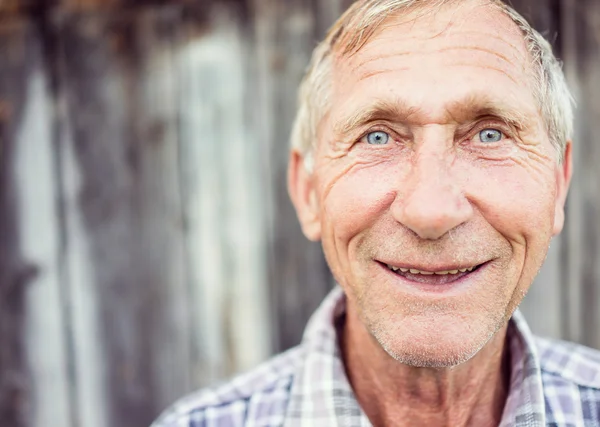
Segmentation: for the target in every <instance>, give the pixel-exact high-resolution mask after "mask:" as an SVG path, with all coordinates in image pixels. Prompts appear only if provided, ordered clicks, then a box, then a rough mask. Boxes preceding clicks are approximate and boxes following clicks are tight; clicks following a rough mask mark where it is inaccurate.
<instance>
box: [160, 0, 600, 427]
mask: <svg viewBox="0 0 600 427" xmlns="http://www.w3.org/2000/svg"><path fill="white" fill-rule="evenodd" d="M571 131H572V107H571V98H570V95H569V91H568V89H567V87H566V85H565V81H564V76H563V74H562V71H561V69H560V66H559V64H558V62H557V60H556V58H555V57H554V56H553V54H552V52H551V48H550V47H549V45H548V43H547V42H546V41H544V40H543V38H542V37H541V36H540V35H539V34H538V33H537V32H535V31H534V30H533V29H532V28H531V27H530V25H529V24H528V23H527V22H526V21H525V20H524V19H523V18H522V17H521V16H519V15H518V14H517V13H516V12H515V11H514V10H512V9H511V8H510V7H508V6H507V5H505V4H504V3H502V2H500V1H499V0H460V1H453V0H445V1H444V0H437V1H434V0H364V1H358V2H357V3H355V4H353V5H352V7H351V8H350V9H349V10H348V11H347V12H346V14H345V15H344V16H343V17H342V18H340V20H339V21H338V22H337V23H336V24H335V25H334V27H333V28H332V30H331V31H330V33H329V34H328V36H327V38H326V39H325V40H324V41H323V42H322V43H321V44H320V45H319V46H318V47H317V48H316V50H315V53H314V56H313V60H312V64H311V67H310V69H309V71H308V73H307V75H306V77H305V80H304V82H303V84H302V88H301V91H300V109H299V112H298V116H297V120H296V124H295V127H294V130H293V135H292V140H293V141H292V143H293V149H292V153H291V158H290V164H289V191H290V195H291V198H292V201H293V203H294V206H295V207H296V210H297V213H298V217H299V219H300V222H301V225H302V229H303V231H304V234H305V235H306V236H307V237H308V238H309V239H311V240H315V241H317V240H320V241H321V242H322V245H323V248H324V252H325V256H326V258H327V261H328V264H329V266H330V268H331V271H332V272H333V275H334V276H335V279H336V280H337V282H338V283H339V285H340V286H339V288H338V289H336V290H334V291H333V292H332V294H331V295H330V296H329V297H328V298H327V299H326V300H325V301H324V303H323V304H322V306H321V308H319V310H318V311H317V313H316V314H315V315H314V316H313V318H312V320H311V321H310V323H309V325H308V328H307V330H306V333H305V337H304V339H303V342H302V343H301V344H300V346H298V347H297V348H295V349H292V350H290V351H288V352H286V353H284V354H282V355H280V356H278V357H276V358H275V359H273V360H271V361H270V362H268V363H266V364H265V365H263V366H261V367H259V368H258V369H256V370H255V371H254V372H251V373H249V374H246V375H244V376H241V377H239V378H237V379H236V380H234V381H233V382H231V383H229V384H226V385H224V386H221V387H218V388H215V389H212V390H205V391H201V392H200V393H199V394H197V395H195V396H191V397H189V398H187V399H184V400H182V401H181V402H180V403H179V404H177V405H175V406H174V408H173V409H172V410H171V411H169V412H167V413H166V414H165V415H164V416H163V417H162V420H161V421H158V422H157V423H156V425H157V426H161V427H175V426H178V427H183V426H190V427H192V426H340V427H344V426H370V425H374V426H452V427H457V426H498V425H500V426H546V425H551V426H600V353H598V352H596V351H594V350H591V349H587V348H584V347H581V346H577V345H574V344H568V343H560V342H552V341H547V340H542V339H539V338H535V337H533V336H532V334H531V332H530V331H529V329H528V327H527V325H526V323H525V320H524V319H523V317H522V316H521V315H520V314H519V313H518V312H516V311H515V310H516V308H517V306H518V305H519V303H520V302H521V300H522V298H523V296H524V295H525V293H526V292H527V289H528V288H529V286H530V285H531V283H532V281H533V279H534V277H535V275H536V273H537V272H538V270H539V269H540V267H541V265H542V262H543V260H544V257H545V256H546V252H547V249H548V246H549V244H550V240H551V238H552V237H553V236H554V235H556V234H557V233H559V232H560V231H561V229H562V227H563V222H564V203H565V198H566V195H567V189H568V186H569V180H570V177H571V142H570V135H571Z"/></svg>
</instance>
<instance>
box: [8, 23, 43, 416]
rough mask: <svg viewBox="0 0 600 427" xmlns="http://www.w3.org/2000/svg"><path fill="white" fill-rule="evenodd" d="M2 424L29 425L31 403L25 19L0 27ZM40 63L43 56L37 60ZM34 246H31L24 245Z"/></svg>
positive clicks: (31, 41) (28, 37)
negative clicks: (22, 147) (21, 175)
mask: <svg viewBox="0 0 600 427" xmlns="http://www.w3.org/2000/svg"><path fill="white" fill-rule="evenodd" d="M0 52H2V56H1V57H0V62H1V64H0V218H1V221H0V425H3V426H10V427H13V426H14V427H25V426H28V425H29V423H30V421H31V418H32V417H31V412H30V409H31V407H32V406H31V405H32V404H33V401H32V396H31V394H30V391H31V383H30V372H29V371H28V364H27V354H26V347H25V332H26V324H25V322H26V313H25V307H26V292H27V288H28V287H29V286H30V285H31V284H32V283H33V281H34V278H35V276H36V275H37V272H38V268H39V267H38V266H37V265H35V264H33V263H32V262H35V261H38V260H30V259H28V258H26V256H29V255H31V253H27V254H26V253H24V248H23V243H22V236H21V230H22V228H21V216H20V215H21V212H20V211H19V208H20V205H19V194H18V191H19V183H18V174H17V173H18V170H17V169H16V167H17V164H18V163H17V159H18V157H17V156H18V151H17V144H18V142H19V128H20V125H21V122H22V120H23V114H24V113H23V111H24V108H25V103H26V100H27V85H28V79H29V78H30V76H31V75H32V73H33V71H34V68H35V65H36V64H35V61H32V57H35V56H36V49H35V37H34V35H33V34H32V32H31V31H30V28H28V27H27V26H26V25H25V23H24V22H22V21H16V22H15V21H13V22H12V23H11V24H10V25H9V26H2V27H0ZM37 65H39V62H38V64H37ZM26 249H30V248H26Z"/></svg>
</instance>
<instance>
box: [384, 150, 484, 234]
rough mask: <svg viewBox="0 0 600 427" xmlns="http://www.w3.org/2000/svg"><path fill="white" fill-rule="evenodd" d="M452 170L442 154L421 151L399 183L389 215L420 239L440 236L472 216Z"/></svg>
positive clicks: (469, 205)
mask: <svg viewBox="0 0 600 427" xmlns="http://www.w3.org/2000/svg"><path fill="white" fill-rule="evenodd" d="M451 169H452V166H451V165H449V162H448V160H447V159H445V158H444V156H443V155H440V154H439V153H437V154H436V153H420V154H417V155H416V158H415V159H414V163H413V168H412V171H411V173H410V175H409V177H408V178H407V179H406V180H405V182H402V183H401V187H403V188H401V189H400V191H398V196H397V197H396V200H395V201H394V204H393V206H392V214H393V215H394V217H395V219H396V220H397V221H398V222H400V223H401V224H403V225H404V226H405V227H407V228H409V229H410V230H412V231H413V232H414V233H416V234H417V235H418V236H419V237H421V238H422V239H429V240H436V239H439V238H441V237H442V236H444V235H445V234H446V233H448V232H449V231H450V230H452V229H454V228H456V227H458V226H459V225H461V224H462V223H464V222H466V221H467V220H468V219H469V218H470V217H471V216H472V215H473V207H472V206H471V203H470V202H469V200H468V199H467V198H466V196H465V195H464V191H463V189H462V188H461V185H460V183H459V182H457V179H456V177H455V176H454V174H453V173H452V170H451Z"/></svg>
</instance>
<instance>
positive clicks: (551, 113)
mask: <svg viewBox="0 0 600 427" xmlns="http://www.w3.org/2000/svg"><path fill="white" fill-rule="evenodd" d="M453 1H456V0H358V1H356V2H355V3H353V4H352V6H350V8H349V9H348V10H347V11H346V12H345V13H344V15H342V17H340V18H339V19H338V20H337V21H336V23H335V24H334V25H333V26H332V27H331V29H330V30H329V32H328V34H327V36H326V37H325V39H324V40H323V41H322V42H321V43H320V44H319V45H318V46H317V47H316V48H315V50H314V52H313V55H312V59H311V62H310V65H309V67H308V70H307V72H306V74H305V76H304V79H303V80H302V83H301V85H300V90H299V96H298V112H297V115H296V119H295V121H294V125H293V128H292V135H291V144H292V149H294V150H297V151H299V152H300V153H302V154H303V155H304V156H305V159H306V167H307V168H308V169H309V170H310V169H311V168H312V166H311V160H312V158H311V155H312V149H313V146H314V144H315V143H316V141H317V128H318V126H319V123H320V122H321V119H322V118H323V117H324V116H325V114H326V113H327V111H328V109H329V107H330V106H329V101H330V96H331V72H332V65H333V56H334V53H340V54H341V55H348V54H352V53H355V52H357V51H358V50H359V49H360V48H361V47H362V46H364V44H365V43H366V42H367V41H368V40H369V38H370V37H371V36H372V35H373V33H374V32H375V31H376V30H377V28H379V27H380V25H381V24H382V23H383V22H384V21H385V20H386V19H387V17H389V16H390V15H392V14H397V13H402V12H409V11H413V10H415V9H422V10H426V9H429V10H435V9H436V8H438V7H440V6H442V5H444V4H446V3H451V2H453ZM487 1H488V2H489V3H490V4H491V5H494V6H496V7H498V8H499V9H500V10H501V11H502V12H504V13H505V14H506V15H507V16H508V17H509V18H510V19H511V20H512V21H513V22H514V23H515V24H516V25H517V26H518V28H519V29H520V30H521V32H522V34H523V37H524V39H525V44H526V46H527V49H528V51H529V53H530V56H531V61H532V68H533V76H534V80H535V85H534V96H535V98H536V101H537V102H538V105H539V109H540V113H541V115H542V118H543V120H544V122H545V124H546V131H547V132H548V137H549V139H550V142H551V143H552V144H553V145H554V147H555V148H556V150H557V151H558V155H559V159H560V160H561V161H562V157H563V154H564V150H565V146H566V143H567V141H568V140H569V139H571V137H572V133H573V97H572V96H571V92H570V91H569V88H568V86H567V83H566V79H565V76H564V73H563V71H562V64H561V63H560V62H559V61H558V59H557V58H556V56H554V53H553V52H552V47H551V45H550V43H548V41H546V39H544V37H543V36H542V35H541V34H540V33H539V32H537V31H536V30H535V29H534V28H533V27H532V26H531V25H530V24H529V23H528V22H527V20H526V19H525V18H523V17H522V16H521V15H520V14H519V13H518V12H517V11H516V10H514V9H513V8H512V7H511V6H509V5H507V4H506V3H504V2H503V1H501V0H487Z"/></svg>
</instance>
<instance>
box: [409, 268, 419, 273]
mask: <svg viewBox="0 0 600 427" xmlns="http://www.w3.org/2000/svg"><path fill="white" fill-rule="evenodd" d="M410 272H411V273H412V274H419V273H420V271H419V270H415V269H414V268H411V269H410Z"/></svg>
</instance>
